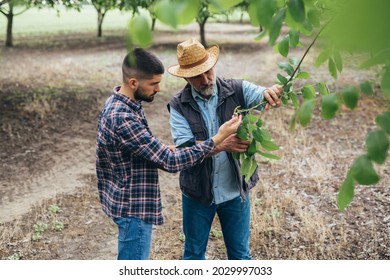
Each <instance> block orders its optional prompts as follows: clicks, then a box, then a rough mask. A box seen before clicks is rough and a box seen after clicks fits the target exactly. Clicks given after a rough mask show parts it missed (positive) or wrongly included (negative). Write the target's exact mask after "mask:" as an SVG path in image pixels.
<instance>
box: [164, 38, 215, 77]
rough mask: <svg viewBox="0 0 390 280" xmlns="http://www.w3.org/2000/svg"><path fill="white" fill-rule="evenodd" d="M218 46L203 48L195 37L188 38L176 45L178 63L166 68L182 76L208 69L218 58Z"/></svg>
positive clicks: (173, 73)
mask: <svg viewBox="0 0 390 280" xmlns="http://www.w3.org/2000/svg"><path fill="white" fill-rule="evenodd" d="M218 56H219V47H218V46H212V47H210V48H208V49H205V48H204V46H203V45H202V44H201V43H199V41H197V40H196V39H189V40H187V41H184V42H183V43H180V44H178V45H177V61H178V62H179V64H178V65H173V66H170V67H169V68H168V72H169V73H171V74H172V75H174V76H177V77H182V78H190V77H195V76H197V75H199V74H202V73H204V72H207V71H208V70H210V69H211V68H212V67H213V66H214V65H215V64H216V63H217V60H218Z"/></svg>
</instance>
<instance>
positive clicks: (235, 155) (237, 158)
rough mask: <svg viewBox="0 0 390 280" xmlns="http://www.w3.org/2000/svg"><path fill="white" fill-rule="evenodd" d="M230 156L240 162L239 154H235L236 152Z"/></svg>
mask: <svg viewBox="0 0 390 280" xmlns="http://www.w3.org/2000/svg"><path fill="white" fill-rule="evenodd" d="M232 156H233V158H234V159H235V160H240V153H237V152H233V153H232Z"/></svg>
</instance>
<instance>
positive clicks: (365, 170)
mask: <svg viewBox="0 0 390 280" xmlns="http://www.w3.org/2000/svg"><path fill="white" fill-rule="evenodd" d="M351 173H352V176H353V178H354V179H355V180H356V181H357V182H358V183H359V184H361V185H373V184H376V183H377V182H378V181H379V176H378V174H377V173H376V171H375V170H374V168H373V166H372V162H371V160H370V159H369V158H368V156H366V155H362V156H360V157H358V158H357V159H356V160H355V161H354V163H353V165H352V167H351Z"/></svg>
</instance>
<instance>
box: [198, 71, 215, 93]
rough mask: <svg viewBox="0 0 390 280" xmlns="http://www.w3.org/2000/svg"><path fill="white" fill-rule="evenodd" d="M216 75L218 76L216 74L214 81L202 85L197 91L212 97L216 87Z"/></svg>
mask: <svg viewBox="0 0 390 280" xmlns="http://www.w3.org/2000/svg"><path fill="white" fill-rule="evenodd" d="M215 77H216V76H214V79H213V80H212V81H210V82H209V83H208V84H207V85H202V86H200V89H199V91H198V90H197V92H198V93H199V94H200V95H202V96H204V97H210V96H211V95H213V93H214V87H215V83H216V78H215Z"/></svg>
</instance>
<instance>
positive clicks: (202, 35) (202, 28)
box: [198, 18, 207, 48]
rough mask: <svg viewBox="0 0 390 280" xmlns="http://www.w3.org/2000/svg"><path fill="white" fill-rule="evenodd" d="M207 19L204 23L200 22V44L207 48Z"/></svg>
mask: <svg viewBox="0 0 390 280" xmlns="http://www.w3.org/2000/svg"><path fill="white" fill-rule="evenodd" d="M206 21H207V18H205V19H204V20H203V21H202V22H198V24H199V31H200V42H201V43H202V45H203V46H204V47H205V48H207V42H206V32H205V25H206Z"/></svg>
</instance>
